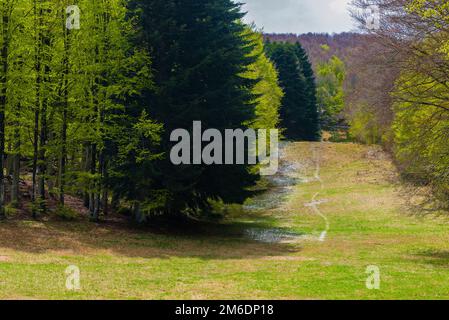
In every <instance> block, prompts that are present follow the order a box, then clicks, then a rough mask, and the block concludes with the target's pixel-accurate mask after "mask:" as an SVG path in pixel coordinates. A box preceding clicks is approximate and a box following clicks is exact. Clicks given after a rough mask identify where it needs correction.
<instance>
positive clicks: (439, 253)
mask: <svg viewBox="0 0 449 320" xmlns="http://www.w3.org/2000/svg"><path fill="white" fill-rule="evenodd" d="M414 256H416V257H419V258H420V262H423V263H426V264H431V265H434V266H439V267H449V250H436V249H428V250H422V251H418V252H416V253H414Z"/></svg>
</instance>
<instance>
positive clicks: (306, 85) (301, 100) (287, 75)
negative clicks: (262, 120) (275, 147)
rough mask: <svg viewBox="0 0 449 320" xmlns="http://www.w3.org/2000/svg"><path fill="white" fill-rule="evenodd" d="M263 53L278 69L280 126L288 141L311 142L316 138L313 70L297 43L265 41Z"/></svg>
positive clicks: (317, 125)
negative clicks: (280, 89)
mask: <svg viewBox="0 0 449 320" xmlns="http://www.w3.org/2000/svg"><path fill="white" fill-rule="evenodd" d="M267 52H268V54H269V56H270V58H271V60H273V62H274V63H275V65H276V68H277V70H278V72H279V80H280V84H281V87H282V89H283V90H284V93H285V95H284V98H283V100H282V106H281V126H282V127H283V128H285V136H286V138H287V139H291V140H310V141H315V140H318V139H319V137H320V133H319V120H318V111H317V105H316V98H315V94H316V88H315V84H314V76H313V71H312V68H311V66H310V63H309V62H308V58H307V55H306V53H305V52H304V50H303V49H302V48H301V46H300V45H299V44H290V43H267Z"/></svg>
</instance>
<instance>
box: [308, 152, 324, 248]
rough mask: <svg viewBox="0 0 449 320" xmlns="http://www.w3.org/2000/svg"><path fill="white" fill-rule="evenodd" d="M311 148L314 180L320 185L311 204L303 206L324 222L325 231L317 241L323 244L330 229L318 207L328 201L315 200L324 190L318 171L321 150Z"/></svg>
mask: <svg viewBox="0 0 449 320" xmlns="http://www.w3.org/2000/svg"><path fill="white" fill-rule="evenodd" d="M311 148H312V155H313V162H314V165H315V174H314V180H315V181H318V182H319V183H320V191H318V192H316V193H315V194H314V195H313V197H312V200H311V202H309V203H305V204H304V206H305V207H308V208H311V209H312V210H313V212H314V213H315V214H316V215H318V216H320V217H321V218H322V219H323V220H324V222H325V229H324V230H323V231H322V232H321V234H320V236H319V237H318V240H319V241H321V242H324V241H325V240H326V237H327V234H328V232H329V229H330V223H329V219H328V218H327V217H326V216H325V215H324V214H323V213H322V212H321V211H320V209H319V205H320V204H323V203H326V202H327V201H328V200H326V199H321V200H317V199H318V196H319V195H320V194H321V193H322V192H323V190H324V183H323V180H322V179H321V176H320V171H321V148H320V147H317V146H312V147H311Z"/></svg>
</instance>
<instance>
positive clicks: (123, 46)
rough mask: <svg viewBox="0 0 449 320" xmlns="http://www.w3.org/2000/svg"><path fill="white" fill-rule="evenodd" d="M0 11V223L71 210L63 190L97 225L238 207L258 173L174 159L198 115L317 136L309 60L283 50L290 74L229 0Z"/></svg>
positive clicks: (37, 1)
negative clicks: (17, 212) (177, 134)
mask: <svg viewBox="0 0 449 320" xmlns="http://www.w3.org/2000/svg"><path fill="white" fill-rule="evenodd" d="M0 10H1V12H0V17H1V20H0V21H1V33H0V47H1V48H0V60H1V68H0V88H1V89H0V159H1V163H0V166H1V167H2V168H4V170H1V171H0V218H5V217H6V216H7V213H8V210H9V208H21V209H23V210H25V211H27V212H29V213H30V215H32V216H33V217H34V218H39V217H40V216H43V215H46V214H48V213H49V212H54V211H56V212H57V213H58V214H60V215H62V216H70V215H71V210H72V208H70V206H66V205H65V203H66V198H67V197H68V196H70V197H77V198H80V199H81V198H82V199H83V202H84V205H85V206H86V208H88V209H89V213H90V218H91V219H92V220H93V221H98V220H99V219H100V216H101V215H103V214H104V215H107V214H108V213H109V212H110V211H112V210H113V211H116V210H122V209H123V210H124V211H127V212H129V213H130V214H131V215H132V216H133V217H135V219H136V220H138V221H144V220H145V219H146V218H147V217H149V216H161V215H163V216H181V215H183V216H189V215H204V214H207V213H208V212H209V211H210V207H211V203H212V202H222V203H242V202H243V201H245V199H246V198H247V197H248V196H249V195H250V191H249V190H250V189H251V187H253V186H254V185H255V184H256V183H257V181H258V180H259V176H258V174H257V173H256V170H255V166H254V165H250V164H244V165H241V164H240V165H215V164H207V165H206V164H198V165H174V164H173V163H172V162H171V161H170V157H169V154H170V150H171V148H172V147H173V140H172V136H171V133H172V132H173V130H175V129H177V128H184V129H186V130H189V131H190V132H191V131H192V123H193V122H194V121H201V123H202V126H203V128H204V129H207V128H213V129H215V130H218V131H220V132H223V131H224V130H225V129H241V130H245V129H248V128H253V129H275V128H278V129H283V128H286V130H284V131H283V132H284V133H285V136H286V137H287V138H290V139H306V140H317V139H319V136H320V132H319V118H318V112H317V103H316V100H315V93H316V88H315V83H314V74H313V71H312V68H311V65H310V63H309V62H308V57H307V54H306V53H305V51H304V50H303V49H302V47H301V46H300V45H299V44H293V45H287V44H285V45H284V46H282V48H283V49H282V50H285V51H288V53H289V55H290V56H289V58H291V59H292V63H293V64H294V65H295V67H293V66H291V65H283V64H282V63H281V62H280V60H279V59H280V58H279V53H276V52H278V51H279V50H280V48H281V47H279V48H278V47H276V48H273V49H270V50H268V49H267V48H266V46H265V44H264V39H263V36H262V34H261V33H260V32H258V31H257V30H256V29H255V27H254V26H248V25H245V24H244V23H243V22H242V17H243V16H244V13H242V11H241V9H240V5H239V4H235V3H234V2H232V1H230V0H213V1H210V0H207V1H206V0H201V1H195V2H191V1H185V0H168V1H166V0H164V1H162V0H151V1H145V2H142V1H125V0H95V1H92V0H89V1H88V0H79V1H75V3H72V2H69V1H67V0H58V1H46V0H34V1H26V0H19V1H18V0H5V1H2V4H1V7H0ZM192 34H194V35H195V37H192ZM287 47H288V48H287ZM286 72H287V73H290V75H291V76H292V77H293V78H292V79H296V80H298V81H293V82H291V81H290V82H289V81H288V80H287V79H286V78H285V74H286ZM304 98H306V100H307V101H305V100H304ZM293 127H295V128H293ZM309 129H310V130H309ZM295 130H296V131H295ZM298 130H302V133H301V132H297V131H298ZM191 133H192V132H191ZM192 134H194V133H192ZM191 153H192V154H195V150H192V152H191Z"/></svg>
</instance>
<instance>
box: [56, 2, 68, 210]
mask: <svg viewBox="0 0 449 320" xmlns="http://www.w3.org/2000/svg"><path fill="white" fill-rule="evenodd" d="M62 16H63V17H65V11H64V10H63V15H62ZM62 21H64V19H62ZM62 27H63V30H64V59H63V64H64V81H63V96H64V102H63V110H62V128H61V158H60V166H59V202H60V204H61V205H62V206H63V205H64V202H65V183H66V181H65V173H66V161H67V112H68V109H69V88H68V86H69V79H68V77H69V51H70V38H69V37H70V30H69V29H68V28H67V27H66V25H65V23H64V22H63V26H62Z"/></svg>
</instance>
